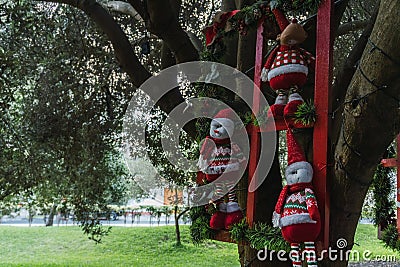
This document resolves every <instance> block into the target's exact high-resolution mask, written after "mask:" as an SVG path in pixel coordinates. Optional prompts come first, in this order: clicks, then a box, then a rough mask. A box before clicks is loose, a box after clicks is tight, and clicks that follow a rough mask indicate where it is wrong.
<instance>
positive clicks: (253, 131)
mask: <svg viewBox="0 0 400 267" xmlns="http://www.w3.org/2000/svg"><path fill="white" fill-rule="evenodd" d="M263 32H264V18H262V19H260V20H259V21H258V27H257V37H256V57H255V67H254V90H253V112H254V113H255V114H258V113H259V111H260V99H261V91H260V88H261V68H262V64H263V62H262V61H263V56H262V55H263V47H264V36H263ZM249 130H250V132H249V134H250V155H249V178H248V179H249V184H250V182H251V179H252V177H253V179H258V177H257V173H256V168H257V164H258V160H259V158H260V146H261V144H260V134H259V131H258V129H257V128H256V127H251V128H250V129H249ZM256 198H257V190H255V191H253V192H248V193H247V208H246V218H247V222H248V224H249V225H250V226H252V225H253V222H254V216H255V212H256Z"/></svg>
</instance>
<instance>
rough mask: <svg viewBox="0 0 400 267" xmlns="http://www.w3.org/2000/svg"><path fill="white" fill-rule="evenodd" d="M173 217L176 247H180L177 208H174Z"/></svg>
mask: <svg viewBox="0 0 400 267" xmlns="http://www.w3.org/2000/svg"><path fill="white" fill-rule="evenodd" d="M174 216H175V235H176V245H177V246H180V245H181V231H180V229H179V217H178V206H175V210H174Z"/></svg>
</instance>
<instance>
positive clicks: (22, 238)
mask: <svg viewBox="0 0 400 267" xmlns="http://www.w3.org/2000/svg"><path fill="white" fill-rule="evenodd" d="M181 230H182V241H183V246H181V247H176V246H175V245H174V244H175V232H174V227H172V226H163V227H133V228H130V227H128V228H125V227H113V229H112V232H111V233H110V235H109V236H107V237H106V238H105V239H104V241H103V243H102V244H99V245H96V244H95V243H94V242H93V241H90V240H88V239H87V237H86V236H84V235H83V234H82V231H81V229H80V228H78V227H50V228H49V227H47V228H45V227H32V228H28V227H10V226H0V266H143V267H146V266H149V267H150V266H151V267H156V266H174V267H179V266H185V267H186V266H207V267H213V266H228V267H229V266H239V262H238V254H237V247H236V245H234V244H226V243H221V242H217V241H208V242H206V243H204V244H202V245H200V246H195V245H193V244H192V243H191V241H190V236H189V227H188V226H181ZM355 243H356V244H357V245H355V247H354V249H357V250H358V251H360V253H362V252H364V251H365V250H370V251H372V252H373V255H396V257H397V258H398V259H400V255H399V254H398V253H395V252H393V251H392V250H389V249H386V248H384V246H383V244H382V243H381V242H380V241H379V240H378V239H377V238H376V228H375V227H373V226H372V225H360V226H359V228H358V230H357V234H356V238H355Z"/></svg>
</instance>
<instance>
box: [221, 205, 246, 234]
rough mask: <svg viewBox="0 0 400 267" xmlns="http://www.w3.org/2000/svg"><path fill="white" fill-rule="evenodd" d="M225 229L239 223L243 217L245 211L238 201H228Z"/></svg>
mask: <svg viewBox="0 0 400 267" xmlns="http://www.w3.org/2000/svg"><path fill="white" fill-rule="evenodd" d="M226 212H227V213H226V218H225V229H227V230H228V229H229V228H230V227H231V226H232V225H234V224H237V223H239V222H240V221H241V220H242V219H243V213H242V211H241V210H240V207H239V205H238V203H237V202H228V203H227V207H226Z"/></svg>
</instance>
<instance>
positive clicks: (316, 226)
mask: <svg viewBox="0 0 400 267" xmlns="http://www.w3.org/2000/svg"><path fill="white" fill-rule="evenodd" d="M287 146H288V167H287V168H286V171H285V176H286V181H287V185H286V186H285V187H284V188H283V189H282V192H281V194H280V196H279V199H278V202H277V204H276V206H275V211H274V215H273V218H274V219H273V223H274V226H279V227H280V228H281V230H282V236H283V238H284V239H285V240H286V241H288V242H289V243H290V246H291V252H290V255H291V259H292V261H293V267H301V266H302V265H301V258H300V255H302V254H301V253H300V243H304V245H305V255H306V261H307V265H308V266H309V267H317V260H316V251H315V243H314V242H315V240H316V239H317V237H318V235H319V233H320V230H321V219H320V214H319V211H318V206H317V200H316V198H315V195H314V191H313V186H312V183H311V181H312V177H313V169H312V166H311V164H310V163H308V162H307V161H306V160H305V156H304V153H303V151H302V149H301V147H300V146H299V144H298V143H297V141H296V140H295V138H294V136H293V133H292V130H291V129H288V131H287Z"/></svg>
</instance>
